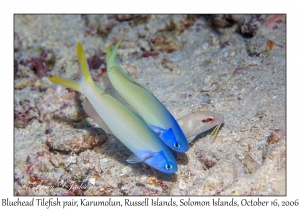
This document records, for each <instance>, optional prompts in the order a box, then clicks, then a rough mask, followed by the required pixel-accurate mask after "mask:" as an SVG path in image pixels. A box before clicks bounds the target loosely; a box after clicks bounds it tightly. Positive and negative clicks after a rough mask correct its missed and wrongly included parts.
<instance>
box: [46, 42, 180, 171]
mask: <svg viewBox="0 0 300 210" xmlns="http://www.w3.org/2000/svg"><path fill="white" fill-rule="evenodd" d="M77 58H78V60H79V63H80V65H81V71H82V75H81V79H80V80H79V81H78V82H76V81H71V80H66V79H63V78H60V77H51V78H49V80H50V81H51V82H54V83H56V84H60V85H63V86H66V87H69V88H72V89H74V90H76V91H79V92H81V93H83V94H84V95H85V96H86V97H87V99H88V101H89V102H88V103H84V104H83V106H84V109H85V111H86V112H87V113H88V114H89V115H90V116H91V117H92V118H93V119H94V120H95V121H96V123H97V124H98V125H99V126H100V127H102V128H103V129H104V130H105V131H107V132H108V133H112V134H113V135H115V136H116V137H117V138H118V139H119V140H120V141H121V142H122V143H123V144H124V145H125V146H126V147H127V148H128V149H130V150H131V151H132V152H133V153H134V154H135V155H133V156H130V157H129V159H128V160H127V162H129V163H136V162H141V161H144V162H145V163H147V164H148V165H150V166H152V167H153V168H156V169H157V170H160V171H162V172H165V173H168V174H171V173H174V172H176V170H177V163H176V160H175V158H174V157H173V155H172V153H171V151H170V150H169V148H168V147H167V146H166V145H165V144H164V143H163V142H162V141H161V139H160V138H159V137H158V136H157V135H156V134H155V133H154V132H153V131H152V130H151V129H150V128H149V127H148V125H147V124H146V123H145V122H144V121H143V120H142V119H141V118H140V117H138V116H137V115H136V114H135V113H133V112H132V111H131V110H130V109H128V108H127V107H126V106H125V105H123V104H122V103H120V102H119V101H118V100H116V99H115V98H113V97H112V96H110V95H109V94H107V93H106V92H105V91H103V90H102V89H101V88H99V87H98V86H97V85H96V84H95V83H94V81H93V79H92V77H91V75H90V72H89V68H88V65H87V62H86V59H85V56H84V51H83V49H82V46H81V44H80V43H78V45H77Z"/></svg>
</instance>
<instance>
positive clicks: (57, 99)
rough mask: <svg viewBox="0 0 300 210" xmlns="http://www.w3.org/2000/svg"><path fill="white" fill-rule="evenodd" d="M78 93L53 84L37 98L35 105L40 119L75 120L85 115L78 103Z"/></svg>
mask: <svg viewBox="0 0 300 210" xmlns="http://www.w3.org/2000/svg"><path fill="white" fill-rule="evenodd" d="M78 101H79V93H77V92H76V91H68V89H66V88H64V87H61V86H58V85H55V86H53V87H51V88H48V89H47V91H46V92H45V93H44V94H43V95H42V96H41V97H40V98H39V99H38V100H37V102H36V107H37V109H38V110H39V112H40V120H42V121H44V120H49V119H51V118H52V117H55V118H57V119H60V120H66V119H67V120H72V121H77V120H80V119H82V118H83V117H85V113H84V111H83V110H82V109H81V107H80V104H79V102H78Z"/></svg>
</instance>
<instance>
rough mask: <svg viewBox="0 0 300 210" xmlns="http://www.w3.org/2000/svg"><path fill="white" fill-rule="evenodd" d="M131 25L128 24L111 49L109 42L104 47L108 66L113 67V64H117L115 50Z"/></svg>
mask: <svg viewBox="0 0 300 210" xmlns="http://www.w3.org/2000/svg"><path fill="white" fill-rule="evenodd" d="M130 27H131V26H129V27H128V28H127V29H126V31H125V32H124V33H123V34H122V36H121V37H120V39H119V40H118V42H117V44H116V45H115V47H114V48H113V50H112V51H111V44H110V45H109V46H108V47H107V48H106V63H107V66H108V67H114V66H118V65H119V62H118V60H117V58H116V55H117V50H118V48H119V46H120V43H121V42H122V40H123V38H124V36H125V34H126V33H127V32H128V31H129V29H130Z"/></svg>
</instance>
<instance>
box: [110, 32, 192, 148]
mask: <svg viewBox="0 0 300 210" xmlns="http://www.w3.org/2000/svg"><path fill="white" fill-rule="evenodd" d="M128 30H129V28H128V29H127V30H126V31H125V32H124V34H123V35H122V36H121V38H120V39H119V41H118V42H117V44H116V46H115V47H114V49H112V50H111V46H109V47H108V48H107V50H106V63H107V64H106V65H107V72H108V77H109V80H110V82H111V83H112V85H113V88H114V89H115V90H116V91H117V93H118V94H119V95H120V96H121V98H122V99H123V100H124V101H125V102H126V103H127V104H129V107H130V108H131V109H132V110H134V112H135V113H137V114H138V115H139V116H140V117H141V118H142V119H143V120H144V121H145V122H146V123H147V124H148V126H149V127H150V128H151V129H152V130H153V131H154V132H155V133H157V135H158V136H159V137H160V138H161V139H162V141H163V142H164V143H165V144H166V145H168V146H169V147H170V148H171V149H173V150H175V151H178V152H186V151H187V150H188V148H189V144H188V141H187V139H186V137H185V135H184V133H183V131H182V129H181V128H180V126H179V125H178V123H177V121H176V120H175V118H174V117H173V116H172V114H171V113H170V112H169V111H168V109H167V108H166V107H165V106H164V105H163V104H162V103H161V102H160V101H159V100H158V99H157V98H156V97H155V96H154V95H153V94H152V93H151V92H150V91H148V90H147V89H146V88H144V87H143V86H141V85H140V84H139V83H137V82H136V81H134V80H133V79H132V78H131V77H130V76H129V75H128V74H127V73H126V72H125V71H124V70H123V69H122V68H121V66H120V65H119V62H118V60H117V57H116V52H117V49H118V47H119V45H120V43H121V41H122V39H123V38H124V36H125V34H126V33H127V31H128Z"/></svg>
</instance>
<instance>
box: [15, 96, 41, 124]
mask: <svg viewBox="0 0 300 210" xmlns="http://www.w3.org/2000/svg"><path fill="white" fill-rule="evenodd" d="M38 116H39V114H38V110H37V108H35V107H32V106H30V101H29V100H27V99H25V100H23V101H19V102H17V101H15V104H14V124H15V126H17V127H21V128H24V127H25V126H26V125H27V124H28V122H29V121H30V120H32V119H34V118H37V117H38Z"/></svg>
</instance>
